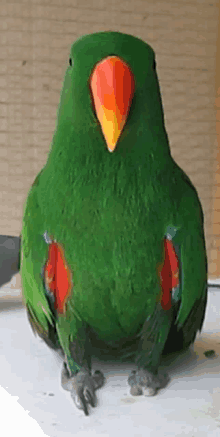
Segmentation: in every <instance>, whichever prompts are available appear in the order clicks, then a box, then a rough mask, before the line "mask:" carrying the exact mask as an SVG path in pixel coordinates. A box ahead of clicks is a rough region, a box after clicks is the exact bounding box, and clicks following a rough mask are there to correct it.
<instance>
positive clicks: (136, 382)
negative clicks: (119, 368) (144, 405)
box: [128, 369, 169, 396]
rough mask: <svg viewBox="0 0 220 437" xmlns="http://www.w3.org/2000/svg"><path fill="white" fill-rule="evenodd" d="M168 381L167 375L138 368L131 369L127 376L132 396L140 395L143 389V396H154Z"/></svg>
mask: <svg viewBox="0 0 220 437" xmlns="http://www.w3.org/2000/svg"><path fill="white" fill-rule="evenodd" d="M168 382H169V377H168V375H166V374H163V375H162V374H160V375H159V374H157V375H154V374H153V373H151V372H149V371H148V370H146V369H139V370H138V371H137V372H136V371H135V370H133V371H132V373H131V375H130V376H129V378H128V384H129V385H130V386H131V390H130V393H131V395H133V396H140V395H142V394H143V391H144V395H145V396H154V395H155V394H156V393H157V391H158V390H159V389H161V388H164V387H165V386H166V385H167V383H168Z"/></svg>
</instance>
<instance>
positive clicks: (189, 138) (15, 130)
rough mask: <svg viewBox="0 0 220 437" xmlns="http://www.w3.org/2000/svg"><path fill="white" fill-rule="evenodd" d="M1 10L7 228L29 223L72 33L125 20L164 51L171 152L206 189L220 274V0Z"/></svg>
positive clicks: (45, 3)
mask: <svg viewBox="0 0 220 437" xmlns="http://www.w3.org/2000/svg"><path fill="white" fill-rule="evenodd" d="M0 17H1V20H0V37H1V48H0V58H1V60H0V234H8V235H19V233H20V230H21V219H22V205H23V202H24V200H25V198H26V196H27V192H28V189H29V187H30V185H31V183H32V182H33V180H34V177H35V176H36V174H37V173H38V172H39V170H40V169H41V168H42V166H43V165H44V163H45V161H46V158H47V153H48V150H49V145H50V142H51V139H52V135H53V131H54V127H55V120H56V110H57V105H58V101H59V95H60V89H61V85H62V79H63V75H64V72H65V69H66V66H67V63H68V58H69V50H70V46H71V44H72V42H73V41H74V40H75V39H76V38H77V37H78V36H79V35H82V34H84V33H90V32H97V31H100V30H119V31H122V32H127V33H132V34H133V35H136V36H138V37H141V38H142V39H144V40H145V41H147V42H148V43H149V44H151V45H152V47H153V48H154V50H155V51H156V55H157V70H158V75H159V80H160V85H161V92H162V98H163V105H164V110H165V119H166V127H167V131H168V135H169V138H170V144H171V149H172V153H173V156H174V158H175V159H176V161H177V162H178V164H179V165H180V166H181V167H182V168H183V169H184V170H185V171H186V172H187V173H188V175H189V176H190V178H191V180H192V181H193V183H194V184H195V186H196V188H197V190H198V192H199V195H200V198H201V201H202V205H203V208H204V212H205V226H206V241H207V247H208V253H209V273H210V274H209V276H210V277H216V276H220V260H219V263H218V262H217V261H218V260H217V251H218V245H220V242H219V238H218V235H219V234H220V233H219V227H220V224H219V223H220V204H218V205H219V206H218V208H219V216H218V217H216V216H215V218H214V219H213V208H214V207H215V208H216V204H215V206H213V205H214V202H213V200H214V193H215V190H214V184H215V183H216V181H214V173H213V168H214V165H215V162H216V152H217V142H216V126H215V119H216V112H215V107H214V101H215V68H216V65H215V64H216V41H217V28H218V3H217V1H216V0H191V1H183V0H176V1H174V0H167V1H162V0H161V1H157V0H150V1H148V0H142V1H140V0H130V1H125V0H120V1H116V0H108V1H104V0H90V1H89V0H26V1H25V0H23V1H22V0H14V1H10V0H5V3H3V0H2V1H1V3H0ZM219 165H220V162H219ZM218 177H220V176H218ZM218 182H219V181H218ZM219 186H220V185H219ZM216 196H217V195H216ZM218 197H220V195H219V192H218ZM213 221H215V222H216V223H215V224H214V225H213Z"/></svg>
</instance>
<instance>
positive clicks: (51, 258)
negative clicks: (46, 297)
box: [44, 242, 72, 313]
mask: <svg viewBox="0 0 220 437" xmlns="http://www.w3.org/2000/svg"><path fill="white" fill-rule="evenodd" d="M44 277H45V283H46V286H47V288H48V289H49V290H50V291H51V292H52V293H53V294H54V297H55V309H57V310H58V311H59V312H60V313H63V312H64V311H65V302H66V299H67V297H68V296H69V294H70V291H71V288H72V281H71V271H70V269H69V267H68V266H67V263H66V260H65V257H64V250H63V248H62V247H61V245H60V244H58V243H55V242H52V243H51V244H50V245H49V254H48V260H47V263H46V265H45V268H44Z"/></svg>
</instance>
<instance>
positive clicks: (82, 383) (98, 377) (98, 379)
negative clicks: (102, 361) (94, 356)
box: [61, 363, 105, 416]
mask: <svg viewBox="0 0 220 437" xmlns="http://www.w3.org/2000/svg"><path fill="white" fill-rule="evenodd" d="M104 382H105V378H104V375H103V373H102V372H100V371H99V370H96V371H95V373H94V374H93V375H90V374H89V372H88V370H86V369H83V368H82V369H81V370H80V371H79V372H78V373H77V374H76V375H74V376H71V377H70V376H69V372H68V369H67V366H66V363H64V366H63V370H62V374H61V385H62V387H63V388H64V390H68V391H70V392H71V397H72V399H73V400H74V402H75V405H76V407H77V408H79V409H82V410H83V411H84V413H85V415H86V416H88V415H89V412H88V405H87V404H90V405H91V406H92V407H96V405H97V398H96V394H95V390H97V389H98V388H100V387H102V385H103V384H104Z"/></svg>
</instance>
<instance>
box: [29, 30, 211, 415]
mask: <svg viewBox="0 0 220 437" xmlns="http://www.w3.org/2000/svg"><path fill="white" fill-rule="evenodd" d="M21 276H22V288H23V298H24V302H25V305H26V308H27V314H28V318H29V321H30V323H31V326H32V328H33V330H34V332H35V333H37V334H38V335H39V336H40V337H41V338H42V339H43V340H44V341H45V342H46V343H47V345H48V346H50V347H51V348H53V349H55V350H56V351H57V352H58V353H59V354H60V355H61V356H62V357H63V369H62V375H61V384H62V386H63V387H64V388H65V389H66V390H69V391H70V393H71V397H72V398H73V400H74V401H75V404H76V406H77V407H78V408H81V409H83V411H84V413H85V414H86V415H88V414H89V408H90V406H92V407H95V406H96V405H97V397H96V390H97V388H99V387H101V386H102V385H103V384H104V376H103V373H102V372H101V371H99V370H96V371H95V372H94V373H92V365H91V358H92V357H93V356H94V355H98V356H99V355H100V357H102V358H104V359H109V357H118V358H120V359H121V360H122V361H126V360H127V359H131V358H132V359H133V361H134V363H135V366H136V370H135V371H132V373H131V375H130V376H129V379H128V384H129V385H130V387H131V389H130V392H131V394H132V395H141V394H143V391H144V393H145V394H146V393H147V394H148V395H150V396H151V395H154V394H156V393H157V392H158V390H159V389H161V388H163V387H165V386H166V384H167V383H168V380H169V377H168V376H167V375H166V374H163V373H161V372H160V371H159V370H158V369H159V366H160V362H161V357H162V355H164V354H168V353H171V352H177V351H180V350H183V349H185V348H188V347H189V345H190V344H191V343H193V341H194V339H195V336H196V334H197V331H198V330H201V327H202V323H203V319H204V314H205V308H206V302H207V258H206V248H205V239H204V228H203V212H202V207H201V204H200V201H199V198H198V194H197V191H196V189H195V188H194V186H193V184H192V182H191V181H190V179H189V178H188V177H187V175H186V174H185V173H184V171H183V170H181V168H180V167H179V166H178V165H177V164H176V163H175V161H174V160H173V158H172V156H171V153H170V147H169V142H168V137H167V134H166V131H165V127H164V116H163V108H162V103H161V96H160V90H159V83H158V78H157V73H156V65H155V54H154V51H153V49H152V48H151V47H150V46H149V45H148V44H146V43H145V42H143V41H142V40H141V39H139V38H136V37H133V36H131V35H127V34H123V33H119V32H100V33H95V34H90V35H86V36H83V37H81V38H79V39H78V40H77V41H76V42H75V43H74V44H73V46H72V48H71V54H70V59H69V66H68V68H67V72H66V75H65V80H64V85H63V89H62V93H61V99H60V104H59V109H58V115H57V124H56V129H55V133H54V136H53V140H52V145H51V150H50V153H49V156H48V160H47V162H46V165H45V166H44V168H43V169H42V170H41V172H40V173H39V174H38V176H37V177H36V179H35V181H34V183H33V185H32V187H31V189H30V192H29V194H28V197H27V201H26V204H25V212H24V218H23V225H22V234H21Z"/></svg>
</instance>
